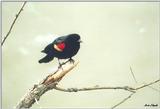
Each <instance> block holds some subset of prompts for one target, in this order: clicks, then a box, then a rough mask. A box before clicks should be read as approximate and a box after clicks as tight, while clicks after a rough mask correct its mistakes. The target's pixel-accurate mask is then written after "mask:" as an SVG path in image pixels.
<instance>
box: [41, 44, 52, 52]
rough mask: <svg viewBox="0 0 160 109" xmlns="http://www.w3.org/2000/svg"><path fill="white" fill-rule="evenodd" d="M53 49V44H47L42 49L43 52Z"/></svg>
mask: <svg viewBox="0 0 160 109" xmlns="http://www.w3.org/2000/svg"><path fill="white" fill-rule="evenodd" d="M52 49H53V44H52V43H51V44H49V45H47V46H46V47H45V48H44V50H42V52H43V53H49V52H50V51H51V50H52Z"/></svg>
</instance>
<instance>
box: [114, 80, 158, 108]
mask: <svg viewBox="0 0 160 109" xmlns="http://www.w3.org/2000/svg"><path fill="white" fill-rule="evenodd" d="M159 81H160V79H158V80H156V81H153V82H150V83H148V84H145V85H142V86H139V87H137V88H133V89H134V92H133V93H131V94H130V95H129V96H128V97H126V98H124V99H123V100H122V101H120V102H119V103H118V104H116V105H114V106H113V107H112V108H111V109H114V108H116V107H117V106H119V105H120V104H122V103H124V102H125V101H127V100H128V99H129V98H131V96H132V95H133V94H134V93H136V92H137V90H140V89H142V88H145V87H149V86H150V85H152V84H155V83H157V82H159Z"/></svg>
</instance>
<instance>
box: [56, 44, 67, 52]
mask: <svg viewBox="0 0 160 109" xmlns="http://www.w3.org/2000/svg"><path fill="white" fill-rule="evenodd" d="M65 46H66V45H65V43H64V42H62V43H59V44H57V47H58V48H59V49H61V50H62V51H63V50H64V48H65Z"/></svg>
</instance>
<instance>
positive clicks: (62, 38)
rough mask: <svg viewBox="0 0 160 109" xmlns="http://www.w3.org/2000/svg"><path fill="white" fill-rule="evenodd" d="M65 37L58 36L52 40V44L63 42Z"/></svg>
mask: <svg viewBox="0 0 160 109" xmlns="http://www.w3.org/2000/svg"><path fill="white" fill-rule="evenodd" d="M66 38H67V37H66V36H61V37H58V38H57V39H55V40H54V42H53V44H59V43H62V42H65V40H66Z"/></svg>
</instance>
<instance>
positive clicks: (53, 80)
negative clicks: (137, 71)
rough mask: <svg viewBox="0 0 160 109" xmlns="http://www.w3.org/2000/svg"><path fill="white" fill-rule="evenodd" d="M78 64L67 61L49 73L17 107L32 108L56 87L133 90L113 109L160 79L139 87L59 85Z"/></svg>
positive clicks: (71, 89) (75, 89)
mask: <svg viewBox="0 0 160 109" xmlns="http://www.w3.org/2000/svg"><path fill="white" fill-rule="evenodd" d="M77 64H78V62H75V63H74V64H72V63H69V62H68V63H65V64H63V66H62V67H63V69H58V70H57V71H55V72H54V73H52V74H50V75H48V76H47V77H46V78H45V79H43V80H42V81H41V82H40V83H39V84H35V85H34V87H33V88H31V89H30V90H29V91H28V92H27V93H26V94H25V95H24V97H23V98H22V99H21V100H20V101H19V103H18V104H17V106H16V108H17V109H21V108H30V107H31V106H32V105H33V104H34V103H35V102H38V100H39V99H40V97H41V96H42V95H43V94H44V93H46V92H47V91H49V90H52V89H56V90H59V91H63V92H78V91H91V90H102V89H114V90H116V89H120V90H125V91H129V92H131V94H130V95H129V96H128V97H127V98H125V99H123V100H122V101H121V102H119V103H118V104H116V105H115V106H113V107H112V109H113V108H115V107H117V106H119V105H120V104H122V103H124V102H125V101H127V100H128V99H129V98H130V97H131V96H132V95H133V94H134V93H136V92H137V90H140V89H142V88H145V87H147V86H150V85H152V84H155V83H157V82H159V81H160V79H159V80H156V81H154V82H150V83H148V84H145V85H142V86H139V87H137V88H133V87H130V86H123V87H100V86H98V85H96V86H94V87H87V88H68V89H64V88H60V87H57V85H58V82H60V81H61V80H62V78H63V77H64V76H65V75H66V74H67V73H69V71H71V70H72V69H73V68H74V67H76V65H77Z"/></svg>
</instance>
